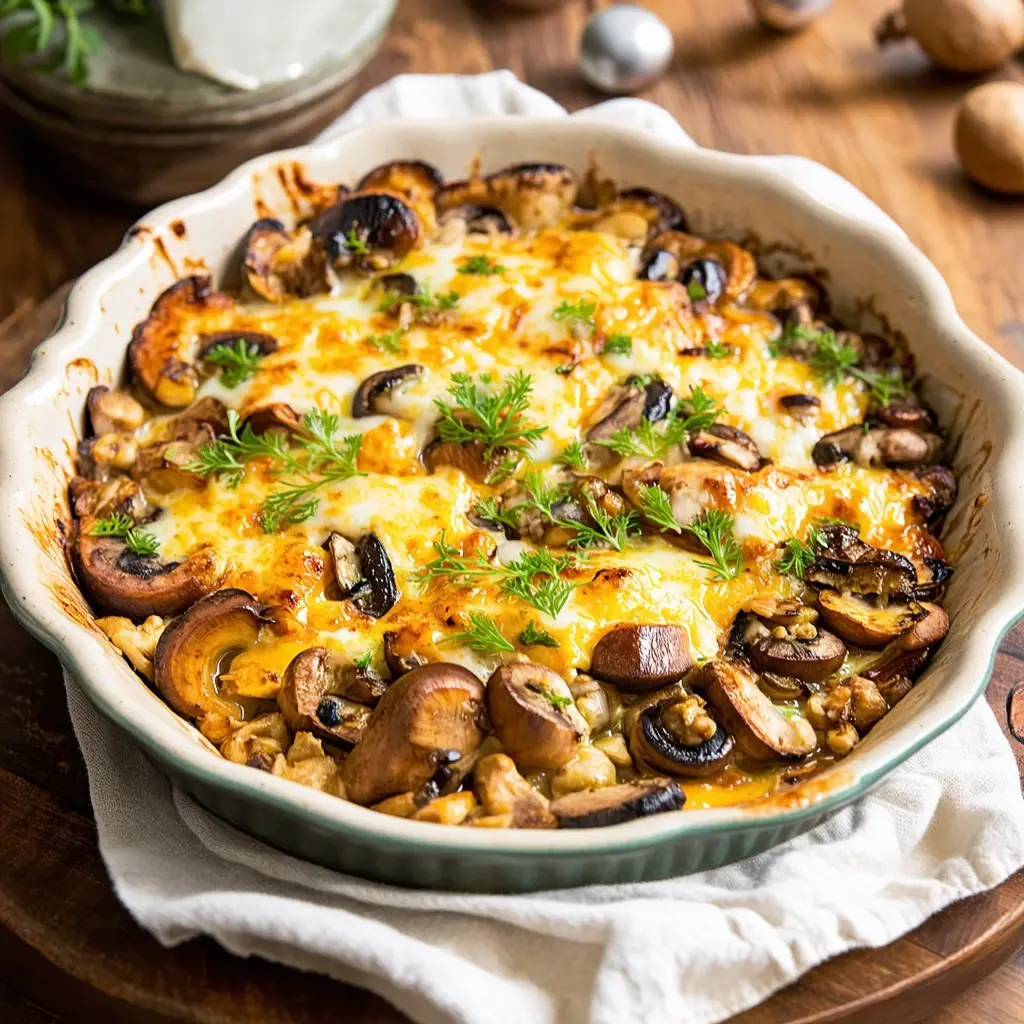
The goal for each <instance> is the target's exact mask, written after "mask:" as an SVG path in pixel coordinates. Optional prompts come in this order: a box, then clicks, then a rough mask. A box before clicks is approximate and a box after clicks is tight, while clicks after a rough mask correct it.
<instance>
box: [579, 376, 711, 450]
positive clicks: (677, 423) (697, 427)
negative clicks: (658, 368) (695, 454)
mask: <svg viewBox="0 0 1024 1024" xmlns="http://www.w3.org/2000/svg"><path fill="white" fill-rule="evenodd" d="M719 411H720V410H719V408H718V404H717V403H716V402H715V400H714V399H713V398H711V397H710V396H709V395H708V394H707V393H706V392H705V391H704V389H703V388H701V387H699V386H697V387H693V388H691V389H690V395H689V397H688V398H684V399H682V400H681V401H680V402H679V403H678V404H677V405H676V406H675V408H673V409H672V411H671V412H670V413H669V414H668V416H666V417H665V419H663V420H662V421H661V422H660V423H658V424H655V423H651V421H650V420H641V421H640V425H639V426H638V427H637V428H636V429H635V430H630V429H629V428H628V427H623V428H622V429H621V430H617V431H616V432H615V433H614V434H612V436H611V437H609V438H606V439H605V440H602V441H595V442H594V444H599V445H602V446H603V447H605V448H611V450H612V451H613V452H615V454H616V455H621V456H630V455H641V456H643V457H645V458H649V459H658V458H661V456H662V455H664V454H665V453H666V452H667V451H668V450H669V449H670V448H673V447H674V446H675V445H677V444H680V443H682V442H683V441H685V440H686V437H687V435H688V434H695V433H697V432H699V431H701V430H707V428H708V427H710V426H711V425H712V424H713V423H714V422H715V420H717V419H718V415H719Z"/></svg>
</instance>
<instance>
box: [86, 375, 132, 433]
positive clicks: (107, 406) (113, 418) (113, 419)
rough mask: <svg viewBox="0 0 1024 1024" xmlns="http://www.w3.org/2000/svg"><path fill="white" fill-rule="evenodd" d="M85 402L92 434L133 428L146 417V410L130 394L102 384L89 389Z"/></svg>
mask: <svg viewBox="0 0 1024 1024" xmlns="http://www.w3.org/2000/svg"><path fill="white" fill-rule="evenodd" d="M85 404H86V408H87V409H88V411H89V423H90V424H91V426H92V432H93V433H94V434H113V433H116V432H119V431H129V430H135V429H136V428H137V427H141V426H142V421H143V420H144V419H145V418H146V410H145V409H143V408H142V406H141V405H140V404H139V403H138V402H137V401H135V399H134V398H132V396H131V395H129V394H128V393H127V392H125V391H112V390H111V389H110V388H108V387H104V386H103V385H102V384H100V385H98V386H97V387H94V388H90V389H89V394H88V395H87V396H86V400H85Z"/></svg>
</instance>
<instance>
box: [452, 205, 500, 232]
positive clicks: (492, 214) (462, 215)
mask: <svg viewBox="0 0 1024 1024" xmlns="http://www.w3.org/2000/svg"><path fill="white" fill-rule="evenodd" d="M455 221H462V222H463V223H464V224H465V225H466V232H467V233H468V234H471V235H511V234H512V233H513V231H514V228H513V226H512V223H511V222H510V221H509V219H508V217H506V216H505V214H503V213H502V212H501V210H499V209H498V208H497V207H495V206H485V205H481V204H480V203H462V204H461V205H459V206H452V207H449V208H448V209H447V210H446V211H445V213H444V214H443V215H442V217H441V223H442V224H452V223H453V222H455Z"/></svg>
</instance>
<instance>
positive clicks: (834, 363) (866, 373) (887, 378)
mask: <svg viewBox="0 0 1024 1024" xmlns="http://www.w3.org/2000/svg"><path fill="white" fill-rule="evenodd" d="M799 342H804V343H806V345H807V346H808V352H807V361H808V362H809V363H810V365H811V366H812V367H813V368H814V369H815V370H816V371H817V372H818V375H819V376H820V377H821V379H822V381H823V382H824V383H825V384H829V385H835V384H838V383H839V382H840V381H841V380H843V379H844V378H845V377H847V376H850V377H853V378H854V379H855V380H859V381H860V382H861V383H862V384H864V385H865V386H866V387H867V389H868V393H869V394H870V396H871V401H872V402H873V403H874V404H875V405H878V406H880V407H882V408H884V407H885V406H887V405H888V404H889V403H890V402H891V401H892V400H893V399H894V398H897V397H898V396H900V395H905V394H906V393H907V384H906V381H905V380H904V379H903V371H902V370H900V369H898V368H896V367H894V368H892V369H890V370H886V371H880V370H865V369H862V368H861V367H859V366H857V362H858V360H859V359H860V353H859V352H858V351H857V349H856V348H855V347H854V346H853V345H851V344H850V342H848V341H843V342H840V341H839V338H838V335H837V334H836V332H835V331H833V330H829V329H828V328H825V329H822V330H814V329H812V328H808V327H804V326H803V325H802V324H797V325H796V326H794V327H792V328H790V329H789V330H788V331H787V332H786V333H785V334H784V335H783V337H782V338H781V340H780V341H778V342H775V343H774V344H772V345H770V346H769V352H770V353H771V354H772V355H773V356H779V355H784V354H786V353H788V352H789V351H790V349H792V348H793V347H794V346H795V345H796V344H797V343H799Z"/></svg>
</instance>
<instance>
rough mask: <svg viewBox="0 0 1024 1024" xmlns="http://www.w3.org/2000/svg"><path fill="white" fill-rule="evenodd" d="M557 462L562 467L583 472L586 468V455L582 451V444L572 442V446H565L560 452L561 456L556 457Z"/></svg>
mask: <svg viewBox="0 0 1024 1024" xmlns="http://www.w3.org/2000/svg"><path fill="white" fill-rule="evenodd" d="M557 461H558V462H560V463H561V464H562V465H563V466H568V467H569V468H570V469H576V470H579V471H580V472H581V473H583V472H585V471H586V468H587V454H586V452H585V451H584V449H583V444H582V442H580V441H573V442H572V444H570V445H567V446H566V447H565V448H564V449H563V450H562V454H561V455H559V456H558V460H557Z"/></svg>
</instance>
